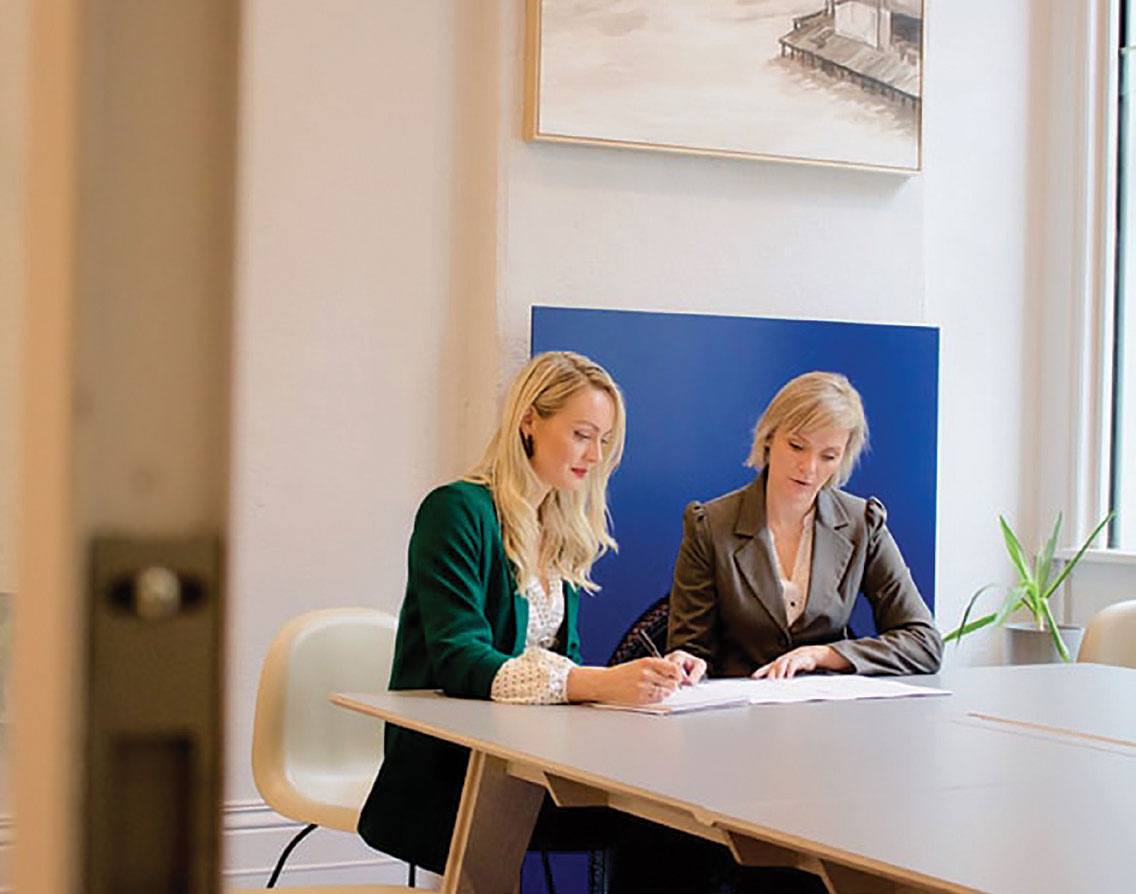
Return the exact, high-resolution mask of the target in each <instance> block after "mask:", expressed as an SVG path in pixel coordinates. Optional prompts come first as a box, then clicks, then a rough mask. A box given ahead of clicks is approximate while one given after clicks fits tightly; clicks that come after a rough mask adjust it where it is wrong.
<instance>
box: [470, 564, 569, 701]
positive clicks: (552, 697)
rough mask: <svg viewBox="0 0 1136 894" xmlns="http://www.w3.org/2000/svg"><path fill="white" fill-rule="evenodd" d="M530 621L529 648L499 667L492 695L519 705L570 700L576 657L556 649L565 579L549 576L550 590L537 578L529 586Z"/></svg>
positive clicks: (526, 590) (496, 699)
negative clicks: (569, 683)
mask: <svg viewBox="0 0 1136 894" xmlns="http://www.w3.org/2000/svg"><path fill="white" fill-rule="evenodd" d="M525 598H526V599H527V600H528V603H529V623H528V629H527V630H526V632H525V651H524V652H522V653H521V654H520V655H518V656H517V657H516V658H510V659H509V660H508V661H506V662H505V663H504V664H502V665H501V667H500V668H499V669H498V671H497V676H495V677H494V678H493V686H492V688H491V689H490V690H489V697H490V698H491V699H493V701H495V702H511V703H512V704H518V705H553V704H558V703H561V702H566V701H567V700H568V671H569V670H571V669H572V667H573V666H574V664H573V662H572V660H571V659H570V658H568V657H566V656H564V655H559V654H557V653H556V652H553V651H552V646H553V644H554V643H555V642H556V634H557V633H558V632H559V631H560V625H561V624H562V623H563V622H564V582H563V581H562V580H561V579H560V578H559V577H551V578H549V580H548V592H547V593H546V592H545V591H544V588H543V587H542V586H541V585H540V581H539V580H537V579H536V578H533V579H532V580H531V581H529V585H528V586H527V587H526V588H525Z"/></svg>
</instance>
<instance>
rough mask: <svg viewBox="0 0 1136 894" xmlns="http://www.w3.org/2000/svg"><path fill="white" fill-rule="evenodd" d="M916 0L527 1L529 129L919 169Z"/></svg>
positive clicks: (568, 136)
mask: <svg viewBox="0 0 1136 894" xmlns="http://www.w3.org/2000/svg"><path fill="white" fill-rule="evenodd" d="M923 31H924V6H923V0H528V52H527V63H528V78H527V84H526V104H525V134H526V136H528V137H530V138H533V139H539V140H554V141H566V142H579V143H599V144H603V145H609V146H623V147H633V148H645V149H661V150H669V151H678V152H699V153H709V154H717V155H729V156H741V157H756V158H769V159H777V160H789V161H803V162H816V163H825V164H841V165H857V166H863V167H870V168H877V169H882V170H893V171H899V172H913V171H918V170H920V168H921V151H920V140H921V122H922V110H923V109H922V106H923V103H922V97H923V75H922V72H923Z"/></svg>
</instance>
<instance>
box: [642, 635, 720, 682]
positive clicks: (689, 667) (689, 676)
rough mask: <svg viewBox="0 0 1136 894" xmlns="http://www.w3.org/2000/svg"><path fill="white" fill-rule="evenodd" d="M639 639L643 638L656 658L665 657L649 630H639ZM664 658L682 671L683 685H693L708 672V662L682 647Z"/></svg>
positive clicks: (644, 643)
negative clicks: (650, 635) (648, 632)
mask: <svg viewBox="0 0 1136 894" xmlns="http://www.w3.org/2000/svg"><path fill="white" fill-rule="evenodd" d="M639 639H640V640H642V642H643V645H645V646H646V647H647V649H648V650H649V651H650V653H651V654H652V655H654V656H655V657H656V658H661V659H662V658H663V655H662V653H661V652H660V651H659V647H658V646H656V645H655V641H654V640H653V639H651V637H649V636H648V635H647V631H645V630H642V629H641V630H640V631H639ZM663 660H664V661H669V662H670V663H671V664H674V665H675V666H677V667H678V668H679V669H680V670H681V671H682V683H681V685H683V686H693V685H694V684H695V683H697V682H698V681H699V680H701V679H702V677H703V675H704V674H705V673H706V662H705V661H703V660H702V659H701V658H695V657H694V656H693V655H691V654H690V653H689V652H684V651H683V650H682V649H675V650H674V651H673V652H671V653H670V654H668V655H667V657H666V658H665V659H663Z"/></svg>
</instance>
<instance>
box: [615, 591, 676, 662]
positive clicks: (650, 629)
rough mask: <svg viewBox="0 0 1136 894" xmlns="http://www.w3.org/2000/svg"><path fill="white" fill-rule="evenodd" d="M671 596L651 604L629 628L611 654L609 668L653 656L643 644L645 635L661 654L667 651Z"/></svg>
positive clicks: (665, 596)
mask: <svg viewBox="0 0 1136 894" xmlns="http://www.w3.org/2000/svg"><path fill="white" fill-rule="evenodd" d="M670 611H671V594H670V593H669V592H668V593H667V594H666V595H664V596H663V598H662V599H659V600H658V601H657V602H653V603H651V605H649V606H648V607H647V609H646V611H644V612H643V614H641V615H640V616H639V617H638V618H636V619H635V621H634V623H633V624H632V625H631V626H630V627H628V628H627V632H626V633H625V634H623V636H622V637H621V638H620V640H619V643H618V645H616V647H615V651H614V652H612V653H611V658H610V659H609V660H608V663H607V666H608V667H614V666H615V665H617V664H622V663H623V662H625V661H634V660H635V659H636V658H647V657H649V656H650V655H651V651H650V649H648V648H647V644H646V643H645V642H643V637H644V635H646V636H647V638H648V639H650V640H651V642H653V643H654V644H655V648H656V649H658V650H659V652H660V653H664V652H666V650H667V622H668V621H669V620H670Z"/></svg>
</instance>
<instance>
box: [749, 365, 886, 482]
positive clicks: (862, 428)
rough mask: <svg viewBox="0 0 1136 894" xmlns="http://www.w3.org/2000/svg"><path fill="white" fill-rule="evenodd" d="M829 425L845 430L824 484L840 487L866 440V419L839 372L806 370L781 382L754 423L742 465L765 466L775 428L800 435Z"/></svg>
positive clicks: (857, 396) (852, 389) (860, 404)
mask: <svg viewBox="0 0 1136 894" xmlns="http://www.w3.org/2000/svg"><path fill="white" fill-rule="evenodd" d="M830 426H837V427H839V428H846V429H848V443H847V444H845V446H844V456H843V457H841V460H840V468H838V469H837V470H836V473H835V474H834V475H833V476H832V477H831V478H830V479H829V480H828V481H827V482H825V485H824V486H825V487H840V486H841V485H842V484H844V483H845V482H847V481H848V479H849V478H850V477H852V470H853V469H854V468H855V467H856V462H857V461H858V460H859V459H860V454H861V452H862V451H863V450H864V448H865V447H866V446H867V443H868V420H867V418H866V417H865V416H864V404H863V401H861V400H860V393H859V392H858V391H857V390H856V389H855V388H854V387H852V383H851V382H849V381H848V379H847V378H845V377H844V376H842V375H840V373H830V372H809V373H805V374H804V375H802V376H797V378H795V379H793V380H791V381H789V382H787V383H786V384H785V385H783V386H782V388H781V390H780V391H778V392H777V394H776V395H774V397H773V400H771V401H770V402H769V406H768V407H766V408H765V412H764V413H762V414H761V418H760V419H758V420H757V425H756V426H754V429H753V447H751V448H750V452H749V458H748V459H747V460H746V465H747V466H752V467H753V468H755V469H758V470H759V471H760V470H761V469H764V468H765V465H766V463H768V462H769V444H770V442H771V440H772V438H773V435H774V433H775V432H777V431H779V430H784V431H785V433H786V434H792V433H794V432H800V433H802V434H803V433H806V432H810V431H816V430H817V429H818V428H828V427H830Z"/></svg>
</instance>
